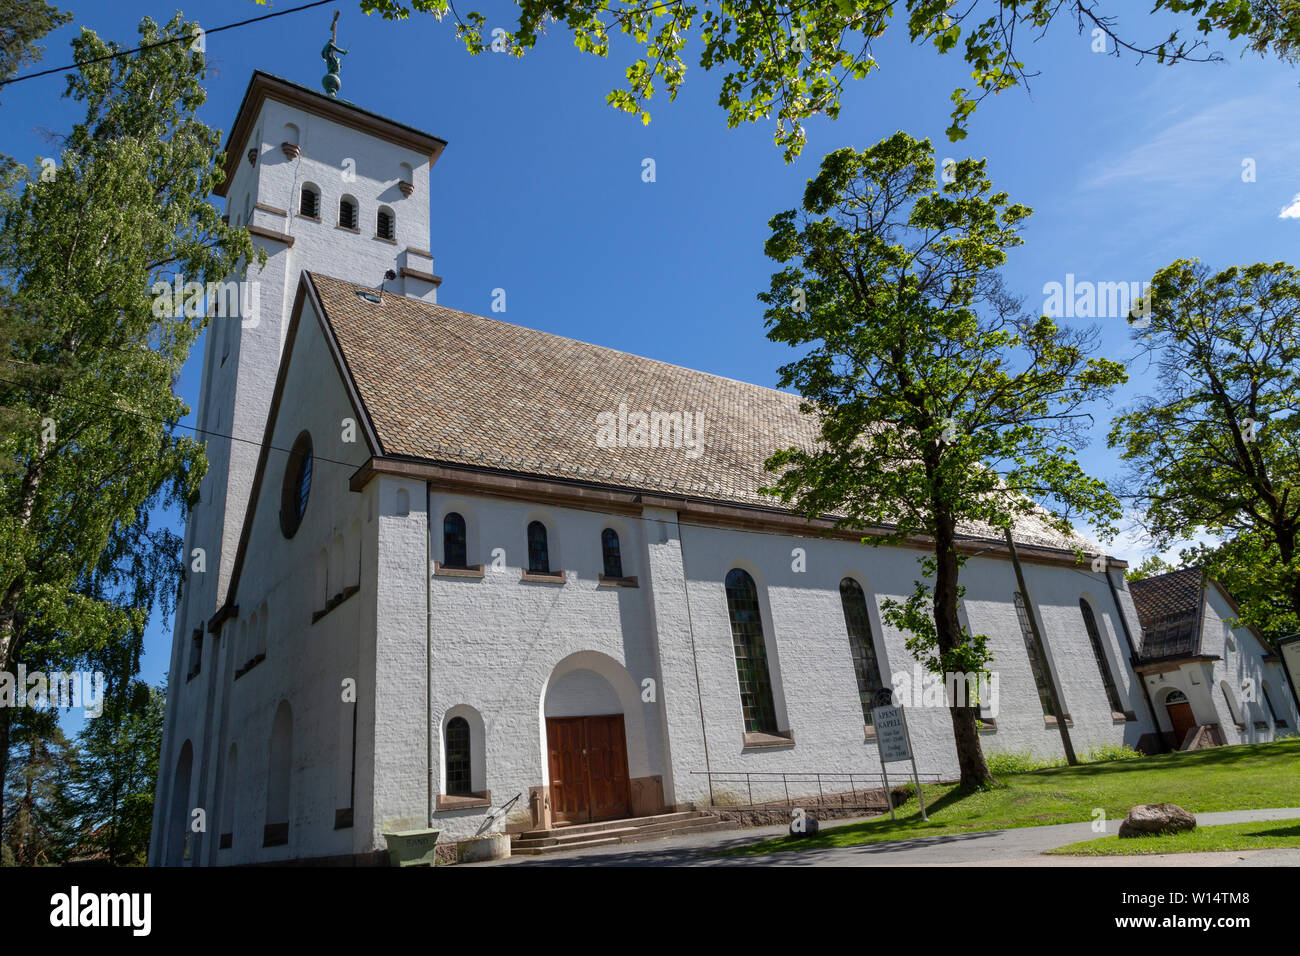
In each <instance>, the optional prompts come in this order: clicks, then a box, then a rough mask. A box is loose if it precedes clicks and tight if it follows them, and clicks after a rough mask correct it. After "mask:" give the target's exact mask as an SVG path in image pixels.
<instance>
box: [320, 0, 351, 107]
mask: <svg viewBox="0 0 1300 956" xmlns="http://www.w3.org/2000/svg"><path fill="white" fill-rule="evenodd" d="M338 41H339V12H338V11H337V10H335V11H334V19H333V21H332V22H331V23H330V39H329V42H328V43H326V44H325V48H324V49H323V50H321V51H320V55H321V59H323V60H324V61H325V75H324V76H323V77H322V78H321V81H320V85H321V86H322V87H324V89H325V92H326V93H328V94H329V95H330V96H337V95H338V92H339V90H340V89H341V88H342V86H343V81H342V80H341V79H339V70H340V69H341V68H342V67H343V63H342V61H341V60H339V57H340V56H346V55H347V52H348V51H347V50H345V49H343V48H342V47H340V46H339V42H338Z"/></svg>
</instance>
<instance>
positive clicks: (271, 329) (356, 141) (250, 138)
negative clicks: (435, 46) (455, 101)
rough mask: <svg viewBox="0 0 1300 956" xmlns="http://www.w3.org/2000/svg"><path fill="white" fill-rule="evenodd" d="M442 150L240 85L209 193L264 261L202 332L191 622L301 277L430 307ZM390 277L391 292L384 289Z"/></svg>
mask: <svg viewBox="0 0 1300 956" xmlns="http://www.w3.org/2000/svg"><path fill="white" fill-rule="evenodd" d="M346 52H347V51H345V50H342V49H340V48H339V47H338V46H337V45H336V43H335V42H334V38H333V36H332V37H331V40H330V42H329V43H328V44H327V45H326V47H325V49H324V51H323V52H322V56H323V57H324V59H325V60H326V63H327V67H328V70H329V72H328V73H327V74H326V76H325V78H324V80H323V81H322V85H323V86H324V87H325V88H326V89H327V90H330V89H332V90H333V91H334V93H337V91H338V90H339V88H340V87H341V81H340V80H339V78H338V70H339V59H338V57H339V55H341V54H344V53H346ZM445 146H446V143H445V142H444V141H443V140H441V139H439V138H437V137H435V136H431V135H429V134H428V133H424V132H421V131H420V130H417V129H414V128H413V127H410V126H406V125H405V124H402V123H398V122H396V121H394V120H390V119H386V118H384V117H381V116H378V115H376V114H374V113H371V112H369V111H368V110H364V109H362V108H361V107H359V106H356V105H354V104H351V103H348V102H346V101H345V100H340V99H338V98H337V96H335V95H328V94H323V93H319V92H316V91H314V90H310V89H308V88H306V87H303V86H299V85H298V84H296V83H291V82H289V81H288V80H285V79H281V78H280V77H276V76H272V75H270V74H268V73H263V72H260V71H259V72H256V73H254V74H253V77H252V79H251V80H250V82H249V84H248V89H247V91H246V92H245V94H244V99H243V102H242V103H241V104H240V107H239V112H238V114H237V116H236V118H235V123H234V126H233V128H232V130H231V133H230V136H229V138H228V140H227V143H226V161H225V174H226V178H225V181H224V182H223V183H222V184H221V185H220V186H219V187H218V188H217V190H216V193H217V194H218V195H219V196H222V197H224V198H225V200H226V210H227V215H228V217H229V221H230V223H231V224H232V225H236V226H243V227H245V228H246V229H248V231H249V233H250V234H251V236H252V239H253V244H254V245H255V246H256V247H258V248H260V249H263V250H265V252H266V256H267V260H266V263H265V265H263V266H262V267H261V268H260V269H259V268H258V267H257V266H256V264H255V263H254V264H252V265H250V266H249V269H248V274H247V276H246V282H247V286H246V288H245V289H244V290H243V292H244V295H243V296H242V301H243V302H245V303H246V304H247V307H246V308H245V309H244V310H243V313H244V314H242V315H240V316H239V317H238V318H222V317H213V318H211V319H210V320H209V325H208V329H207V334H206V338H205V342H204V357H203V383H202V388H201V393H200V400H199V409H198V417H199V427H200V428H201V429H203V430H204V431H205V432H206V433H208V437H207V450H208V459H209V469H208V474H207V476H206V477H205V478H204V481H203V488H202V492H201V501H200V505H199V507H198V508H197V509H196V510H195V513H194V514H193V516H192V520H191V527H190V529H189V536H188V537H189V538H191V539H192V540H191V541H190V543H189V544H188V547H189V548H190V549H192V548H195V547H204V548H205V551H206V554H207V558H208V562H207V563H208V567H207V572H206V573H205V574H204V575H202V580H204V581H206V582H208V584H207V586H206V587H203V588H202V591H203V593H202V594H201V595H200V594H195V595H192V596H191V602H190V610H189V616H190V617H191V618H196V617H199V616H203V615H211V614H212V613H214V612H215V611H216V610H217V609H218V608H220V607H221V605H222V603H223V601H224V600H225V594H226V588H227V585H228V583H229V578H230V570H231V564H232V562H233V560H234V555H235V551H236V549H237V547H238V543H239V536H240V531H241V529H242V523H243V520H244V512H245V509H246V507H247V504H248V495H249V492H250V490H251V486H252V481H253V471H254V468H255V467H256V463H257V456H258V445H259V444H260V442H261V440H262V435H263V431H264V429H265V426H266V420H267V413H268V411H269V409H270V403H271V396H272V393H273V391H274V388H275V381H276V375H277V373H278V371H279V365H280V356H281V352H282V350H283V347H284V341H285V336H286V334H287V332H288V325H289V318H290V312H291V310H292V308H293V302H294V297H295V295H296V293H297V290H298V281H299V277H300V275H301V274H302V272H303V271H304V270H308V271H312V272H319V273H323V274H325V275H329V276H334V277H336V278H340V279H345V280H347V281H350V282H355V283H358V284H360V285H367V286H371V287H378V286H379V285H380V284H381V283H384V288H385V291H387V292H390V293H396V294H399V295H406V296H411V297H413V298H417V299H422V300H424V301H426V302H434V301H436V300H437V290H438V286H439V284H440V283H441V281H442V280H441V279H440V278H439V277H438V276H437V275H435V274H434V271H433V254H432V253H431V252H430V251H429V219H430V200H429V174H430V170H431V169H432V167H433V164H434V163H436V162H437V160H438V157H439V156H440V155H441V154H442V150H443V148H444V147H445ZM390 271H391V272H392V273H393V274H394V275H395V276H396V279H394V280H388V281H387V282H385V276H386V275H387V274H388V273H389V272H390ZM226 435H228V436H231V437H230V438H224V437H221V436H226ZM194 583H195V584H198V583H199V582H198V580H195V581H194ZM194 599H197V600H194ZM192 626H199V625H197V624H194V625H192Z"/></svg>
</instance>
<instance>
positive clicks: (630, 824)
mask: <svg viewBox="0 0 1300 956" xmlns="http://www.w3.org/2000/svg"><path fill="white" fill-rule="evenodd" d="M732 826H734V824H731V823H727V822H726V821H724V820H722V819H721V818H720V817H717V816H714V815H713V814H712V813H706V812H705V811H703V810H683V811H681V812H679V813H660V814H657V815H655V816H652V817H629V818H626V819H623V820H603V821H601V822H599V823H575V824H570V825H568V826H561V827H553V828H551V829H549V830H528V831H526V832H524V833H516V834H514V835H513V836H512V837H511V842H510V853H511V855H513V856H540V855H542V854H544V853H562V852H563V851H565V850H580V849H584V848H586V847H593V846H611V845H613V844H615V843H637V842H639V841H641V840H658V839H661V838H662V837H666V836H674V835H676V834H679V833H704V832H707V831H710V830H725V829H728V828H730V827H732Z"/></svg>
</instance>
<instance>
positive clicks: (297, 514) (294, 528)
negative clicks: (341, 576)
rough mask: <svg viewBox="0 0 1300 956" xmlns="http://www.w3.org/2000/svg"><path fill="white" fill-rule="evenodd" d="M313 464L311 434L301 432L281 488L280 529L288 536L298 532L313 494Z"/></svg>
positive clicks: (287, 463) (285, 468)
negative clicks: (308, 498) (308, 500)
mask: <svg viewBox="0 0 1300 956" xmlns="http://www.w3.org/2000/svg"><path fill="white" fill-rule="evenodd" d="M311 464H312V450H311V435H309V434H308V433H307V432H305V431H304V432H300V433H299V435H298V437H297V438H296V439H295V440H294V443H293V449H292V451H290V452H289V460H288V461H287V462H286V463H285V466H284V483H283V484H282V485H281V488H280V530H281V531H282V532H283V533H284V536H285V537H286V538H292V537H293V536H294V535H295V534H297V532H298V526H299V525H300V524H302V516H303V513H304V512H306V510H307V497H308V496H309V495H310V494H311ZM333 583H334V582H332V581H331V582H330V584H331V585H333Z"/></svg>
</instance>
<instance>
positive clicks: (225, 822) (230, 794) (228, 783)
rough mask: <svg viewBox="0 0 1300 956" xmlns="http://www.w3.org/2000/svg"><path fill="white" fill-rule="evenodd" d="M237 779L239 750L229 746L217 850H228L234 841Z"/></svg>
mask: <svg viewBox="0 0 1300 956" xmlns="http://www.w3.org/2000/svg"><path fill="white" fill-rule="evenodd" d="M238 779H239V750H238V749H237V748H236V746H235V745H234V744H231V745H230V756H229V758H228V759H227V760H226V780H225V786H224V787H223V788H222V790H223V793H224V796H223V797H222V800H221V833H220V836H219V840H218V843H217V849H219V850H229V849H230V846H231V843H232V842H233V841H234V829H235V799H236V797H235V795H236V794H237V793H238V792H239V791H238V789H237V788H236V786H235V784H236V783H237V781H238Z"/></svg>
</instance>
